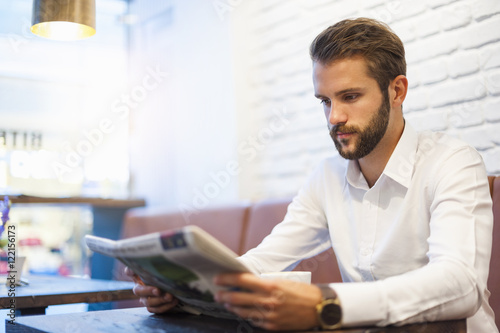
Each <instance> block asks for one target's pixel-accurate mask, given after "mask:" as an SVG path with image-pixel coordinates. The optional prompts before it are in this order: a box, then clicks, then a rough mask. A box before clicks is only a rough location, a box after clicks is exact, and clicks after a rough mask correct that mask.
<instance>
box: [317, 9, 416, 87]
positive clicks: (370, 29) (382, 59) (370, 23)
mask: <svg viewBox="0 0 500 333" xmlns="http://www.w3.org/2000/svg"><path fill="white" fill-rule="evenodd" d="M310 54H311V59H312V60H313V61H315V62H319V63H321V64H323V65H328V64H331V63H332V62H334V61H336V60H340V59H346V58H351V57H355V56H361V57H363V58H364V59H365V60H366V62H367V65H368V75H370V76H371V77H373V78H374V79H375V80H376V81H377V83H378V85H379V87H380V90H381V91H382V92H385V91H387V88H388V87H389V83H390V82H391V81H392V80H393V79H394V78H395V77H396V76H398V75H406V60H405V49H404V46H403V43H402V42H401V40H400V39H399V37H398V36H397V35H396V34H395V33H394V32H393V31H392V30H391V29H390V28H389V27H388V26H387V25H386V24H384V23H382V22H379V21H377V20H373V19H368V18H357V19H348V20H343V21H340V22H338V23H336V24H334V25H332V26H330V27H328V28H327V29H325V30H324V31H323V32H322V33H320V34H319V35H318V36H317V37H316V38H315V39H314V41H313V42H312V43H311V47H310Z"/></svg>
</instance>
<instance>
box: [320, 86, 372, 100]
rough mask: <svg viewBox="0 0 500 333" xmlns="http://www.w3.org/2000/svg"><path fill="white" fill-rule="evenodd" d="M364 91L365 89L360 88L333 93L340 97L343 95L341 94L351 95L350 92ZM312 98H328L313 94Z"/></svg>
mask: <svg viewBox="0 0 500 333" xmlns="http://www.w3.org/2000/svg"><path fill="white" fill-rule="evenodd" d="M364 90H365V89H364V88H361V87H356V88H347V89H343V90H340V91H337V92H336V93H335V96H340V95H343V94H346V93H351V92H363V91H364ZM314 97H316V98H328V97H326V96H323V95H321V94H314Z"/></svg>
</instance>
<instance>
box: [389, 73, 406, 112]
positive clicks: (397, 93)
mask: <svg viewBox="0 0 500 333" xmlns="http://www.w3.org/2000/svg"><path fill="white" fill-rule="evenodd" d="M407 92H408V79H407V78H406V76H404V75H398V76H396V78H394V80H392V82H391V84H389V97H390V99H391V104H392V106H393V107H399V106H401V105H402V104H403V102H404V100H405V98H406V93H407Z"/></svg>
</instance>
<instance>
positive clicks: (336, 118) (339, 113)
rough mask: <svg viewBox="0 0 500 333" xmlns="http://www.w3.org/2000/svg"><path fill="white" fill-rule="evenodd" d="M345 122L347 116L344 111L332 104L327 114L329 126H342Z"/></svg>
mask: <svg viewBox="0 0 500 333" xmlns="http://www.w3.org/2000/svg"><path fill="white" fill-rule="evenodd" d="M346 121H347V114H346V112H345V110H344V109H343V108H342V107H341V106H338V105H335V104H333V103H332V105H331V106H330V110H329V113H328V122H329V123H330V124H331V125H334V126H335V125H338V124H343V123H345V122H346Z"/></svg>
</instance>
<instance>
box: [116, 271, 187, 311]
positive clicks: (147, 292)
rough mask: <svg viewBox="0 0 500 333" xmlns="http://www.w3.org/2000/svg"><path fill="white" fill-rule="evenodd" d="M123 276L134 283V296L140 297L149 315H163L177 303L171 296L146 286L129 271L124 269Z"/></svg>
mask: <svg viewBox="0 0 500 333" xmlns="http://www.w3.org/2000/svg"><path fill="white" fill-rule="evenodd" d="M125 274H126V275H127V276H129V277H131V278H132V279H133V280H134V282H135V287H134V294H136V295H137V296H139V297H140V301H141V303H142V304H144V305H145V306H146V307H147V309H148V311H149V312H151V313H156V314H160V313H165V312H167V311H169V310H170V309H172V308H173V307H175V306H176V305H177V303H178V302H179V301H178V299H177V298H175V297H174V296H173V295H172V294H169V293H164V292H162V291H161V290H160V289H158V288H156V287H153V286H146V285H144V283H143V282H142V280H141V278H140V277H138V276H137V275H136V274H135V273H134V272H133V271H132V270H131V269H129V268H128V267H125Z"/></svg>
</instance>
